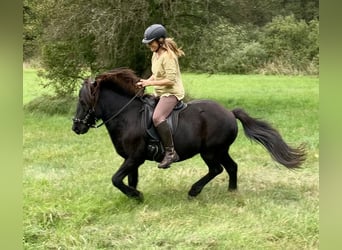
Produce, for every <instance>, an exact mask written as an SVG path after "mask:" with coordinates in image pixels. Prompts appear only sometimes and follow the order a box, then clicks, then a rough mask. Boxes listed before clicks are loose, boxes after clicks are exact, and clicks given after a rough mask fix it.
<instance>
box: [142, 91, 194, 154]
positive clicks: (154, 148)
mask: <svg viewBox="0 0 342 250" xmlns="http://www.w3.org/2000/svg"><path fill="white" fill-rule="evenodd" d="M140 99H141V100H142V102H143V106H142V109H141V112H142V119H141V126H142V128H144V129H145V131H146V141H147V145H148V146H147V151H148V152H147V154H148V156H149V157H148V158H149V159H150V160H155V161H161V160H162V158H163V156H164V147H163V145H162V143H161V141H160V137H159V135H158V132H157V130H156V128H155V126H154V125H153V122H152V116H153V112H154V108H155V107H156V105H157V103H158V101H159V98H155V97H153V96H151V95H144V96H142V97H141V98H140ZM186 108H187V104H186V103H185V102H183V101H179V102H178V103H177V104H176V106H175V107H174V109H173V111H172V112H171V114H170V115H169V116H168V117H167V118H166V122H167V123H168V124H169V126H170V129H171V132H172V134H173V135H174V133H175V132H176V130H177V127H178V117H179V114H180V113H181V112H182V111H183V110H185V109H186Z"/></svg>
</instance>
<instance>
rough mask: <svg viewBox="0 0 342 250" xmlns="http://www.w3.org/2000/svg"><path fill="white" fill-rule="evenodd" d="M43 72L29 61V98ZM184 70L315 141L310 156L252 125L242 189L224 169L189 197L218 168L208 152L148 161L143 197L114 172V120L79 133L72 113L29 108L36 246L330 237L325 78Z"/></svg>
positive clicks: (234, 151) (27, 141) (28, 234)
mask: <svg viewBox="0 0 342 250" xmlns="http://www.w3.org/2000/svg"><path fill="white" fill-rule="evenodd" d="M34 79H35V72H34V71H27V70H24V96H23V103H24V104H28V103H30V102H32V101H34V99H36V98H39V97H40V96H41V94H42V91H47V90H42V89H40V88H39V86H37V85H36V84H35V80H34ZM183 81H184V84H185V87H186V90H187V92H189V93H190V95H191V97H193V98H209V99H214V100H217V101H218V102H220V103H221V104H223V105H224V106H226V107H227V108H234V107H237V106H240V107H243V108H245V109H246V110H247V111H248V112H249V113H250V114H251V115H252V116H255V117H261V118H264V119H266V120H268V121H270V122H271V123H272V124H273V125H274V126H275V127H277V128H278V129H279V131H280V133H281V134H282V135H283V136H284V138H285V139H286V140H287V141H289V142H290V143H291V144H294V145H299V144H300V143H305V145H306V147H307V150H308V159H307V161H306V162H305V164H304V165H303V168H302V169H300V170H297V171H289V170H287V169H286V168H284V167H282V166H278V165H277V164H275V163H274V162H273V161H272V160H271V158H270V156H269V155H268V153H267V152H266V151H265V150H264V149H263V148H262V147H261V146H260V145H258V144H256V143H251V142H250V141H249V140H247V139H246V137H245V136H244V135H243V132H242V130H241V129H240V132H239V136H238V138H237V140H236V141H235V143H234V144H233V146H232V148H231V155H232V157H233V158H234V159H235V161H236V162H237V163H238V164H239V173H238V178H239V179H238V185H239V191H237V192H233V193H230V192H227V186H228V183H227V181H228V177H227V174H226V173H225V172H224V173H222V174H221V175H219V176H218V177H217V178H215V179H214V180H213V181H212V182H210V183H209V184H208V185H207V186H206V187H205V188H204V189H203V191H202V193H201V194H200V195H199V196H198V197H196V198H195V199H192V200H188V198H187V191H188V190H189V189H190V187H191V185H192V184H193V183H194V182H195V181H197V180H198V179H199V178H200V177H201V176H203V175H204V174H205V173H206V171H207V168H206V166H205V164H204V163H203V161H202V160H201V159H200V157H198V156H196V157H193V158H192V159H189V160H187V161H184V162H181V163H177V164H174V165H173V166H172V168H170V169H168V170H166V171H162V170H160V169H158V168H157V167H156V163H154V162H146V163H145V164H144V165H143V166H142V167H141V168H140V172H139V174H140V182H139V185H138V188H139V190H141V191H142V192H143V193H144V196H145V201H144V202H143V203H138V202H136V201H134V200H130V199H128V198H126V196H124V195H123V194H122V193H121V192H120V191H119V190H117V189H116V188H114V187H113V186H112V184H111V176H112V174H113V173H114V172H115V171H116V170H117V169H118V167H119V165H120V164H121V163H122V159H121V158H120V157H119V156H118V155H117V154H116V153H115V151H114V149H113V146H112V144H111V142H110V139H109V137H108V135H107V132H106V130H105V129H103V128H101V129H96V130H90V131H89V132H88V133H87V134H85V135H82V136H77V135H76V134H74V133H73V132H72V131H71V115H69V114H68V115H52V116H50V115H46V114H44V113H41V112H29V111H27V110H25V117H24V129H23V140H24V141H23V148H24V153H23V155H24V156H23V157H24V160H23V161H24V169H23V203H24V207H23V213H24V216H23V228H24V229H23V231H24V239H23V246H24V248H25V249H35V250H36V249H291V250H292V249H318V245H319V240H318V231H319V228H318V217H319V198H318V197H319V186H318V185H319V184H318V182H319V176H318V158H319V151H318V144H319V139H318V138H319V136H318V79H317V78H310V77H280V76H257V75H256V76H227V75H212V76H210V77H208V76H207V75H204V74H184V76H183ZM240 128H241V126H240Z"/></svg>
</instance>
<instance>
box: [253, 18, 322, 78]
mask: <svg viewBox="0 0 342 250" xmlns="http://www.w3.org/2000/svg"><path fill="white" fill-rule="evenodd" d="M260 42H261V44H262V45H263V47H264V48H265V50H266V52H267V54H268V56H269V59H268V62H267V63H266V64H265V65H264V67H263V68H262V69H261V70H264V71H265V70H266V71H268V69H270V68H274V67H273V66H275V68H279V69H278V71H281V72H282V73H285V72H287V73H289V74H292V72H293V73H296V72H301V73H310V72H317V71H318V60H317V58H318V53H319V50H318V21H317V20H314V21H311V22H310V23H306V22H305V21H304V20H296V19H295V17H294V16H293V15H291V16H286V17H282V16H278V17H276V18H274V19H273V20H272V22H270V23H268V24H267V25H265V27H264V28H263V29H262V33H261V36H260ZM272 65H273V66H272ZM312 67H317V69H313V68H312ZM271 73H274V70H271Z"/></svg>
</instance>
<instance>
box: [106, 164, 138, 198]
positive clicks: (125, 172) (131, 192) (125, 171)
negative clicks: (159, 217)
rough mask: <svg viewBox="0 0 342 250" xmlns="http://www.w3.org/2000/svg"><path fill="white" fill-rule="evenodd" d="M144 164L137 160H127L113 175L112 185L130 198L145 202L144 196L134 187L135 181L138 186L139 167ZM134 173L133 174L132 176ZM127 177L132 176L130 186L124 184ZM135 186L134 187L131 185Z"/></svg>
mask: <svg viewBox="0 0 342 250" xmlns="http://www.w3.org/2000/svg"><path fill="white" fill-rule="evenodd" d="M142 163H143V161H141V160H135V159H126V160H125V161H124V163H123V164H122V165H121V167H120V168H119V170H118V171H117V172H116V173H115V174H114V175H113V177H112V183H113V185H114V186H115V187H117V188H118V189H119V190H120V191H121V192H123V193H124V194H125V195H127V196H128V197H132V198H135V199H138V200H143V194H142V193H141V192H139V191H138V190H137V189H136V187H134V181H135V182H136V183H135V184H137V180H138V179H137V178H135V177H137V176H138V175H137V173H138V167H139V166H140V165H141V164H142ZM132 173H133V174H132ZM126 176H130V177H129V178H130V179H131V182H132V183H130V186H127V185H126V184H124V183H123V179H124V178H125V177H126ZM131 184H133V185H131Z"/></svg>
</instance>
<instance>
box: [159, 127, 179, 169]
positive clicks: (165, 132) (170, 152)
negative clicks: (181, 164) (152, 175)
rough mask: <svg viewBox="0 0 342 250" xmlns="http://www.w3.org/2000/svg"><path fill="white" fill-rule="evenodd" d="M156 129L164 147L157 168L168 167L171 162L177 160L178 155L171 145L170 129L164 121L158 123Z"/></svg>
mask: <svg viewBox="0 0 342 250" xmlns="http://www.w3.org/2000/svg"><path fill="white" fill-rule="evenodd" d="M156 129H157V131H158V134H159V136H160V138H161V141H162V143H163V145H164V148H165V156H164V159H163V160H162V161H161V162H160V163H159V165H158V168H169V167H170V164H171V163H172V162H176V161H178V160H179V156H178V154H177V152H176V151H175V148H174V146H173V139H172V133H171V129H170V126H169V124H167V122H166V121H163V122H162V123H160V124H159V125H158V126H157V127H156Z"/></svg>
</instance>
